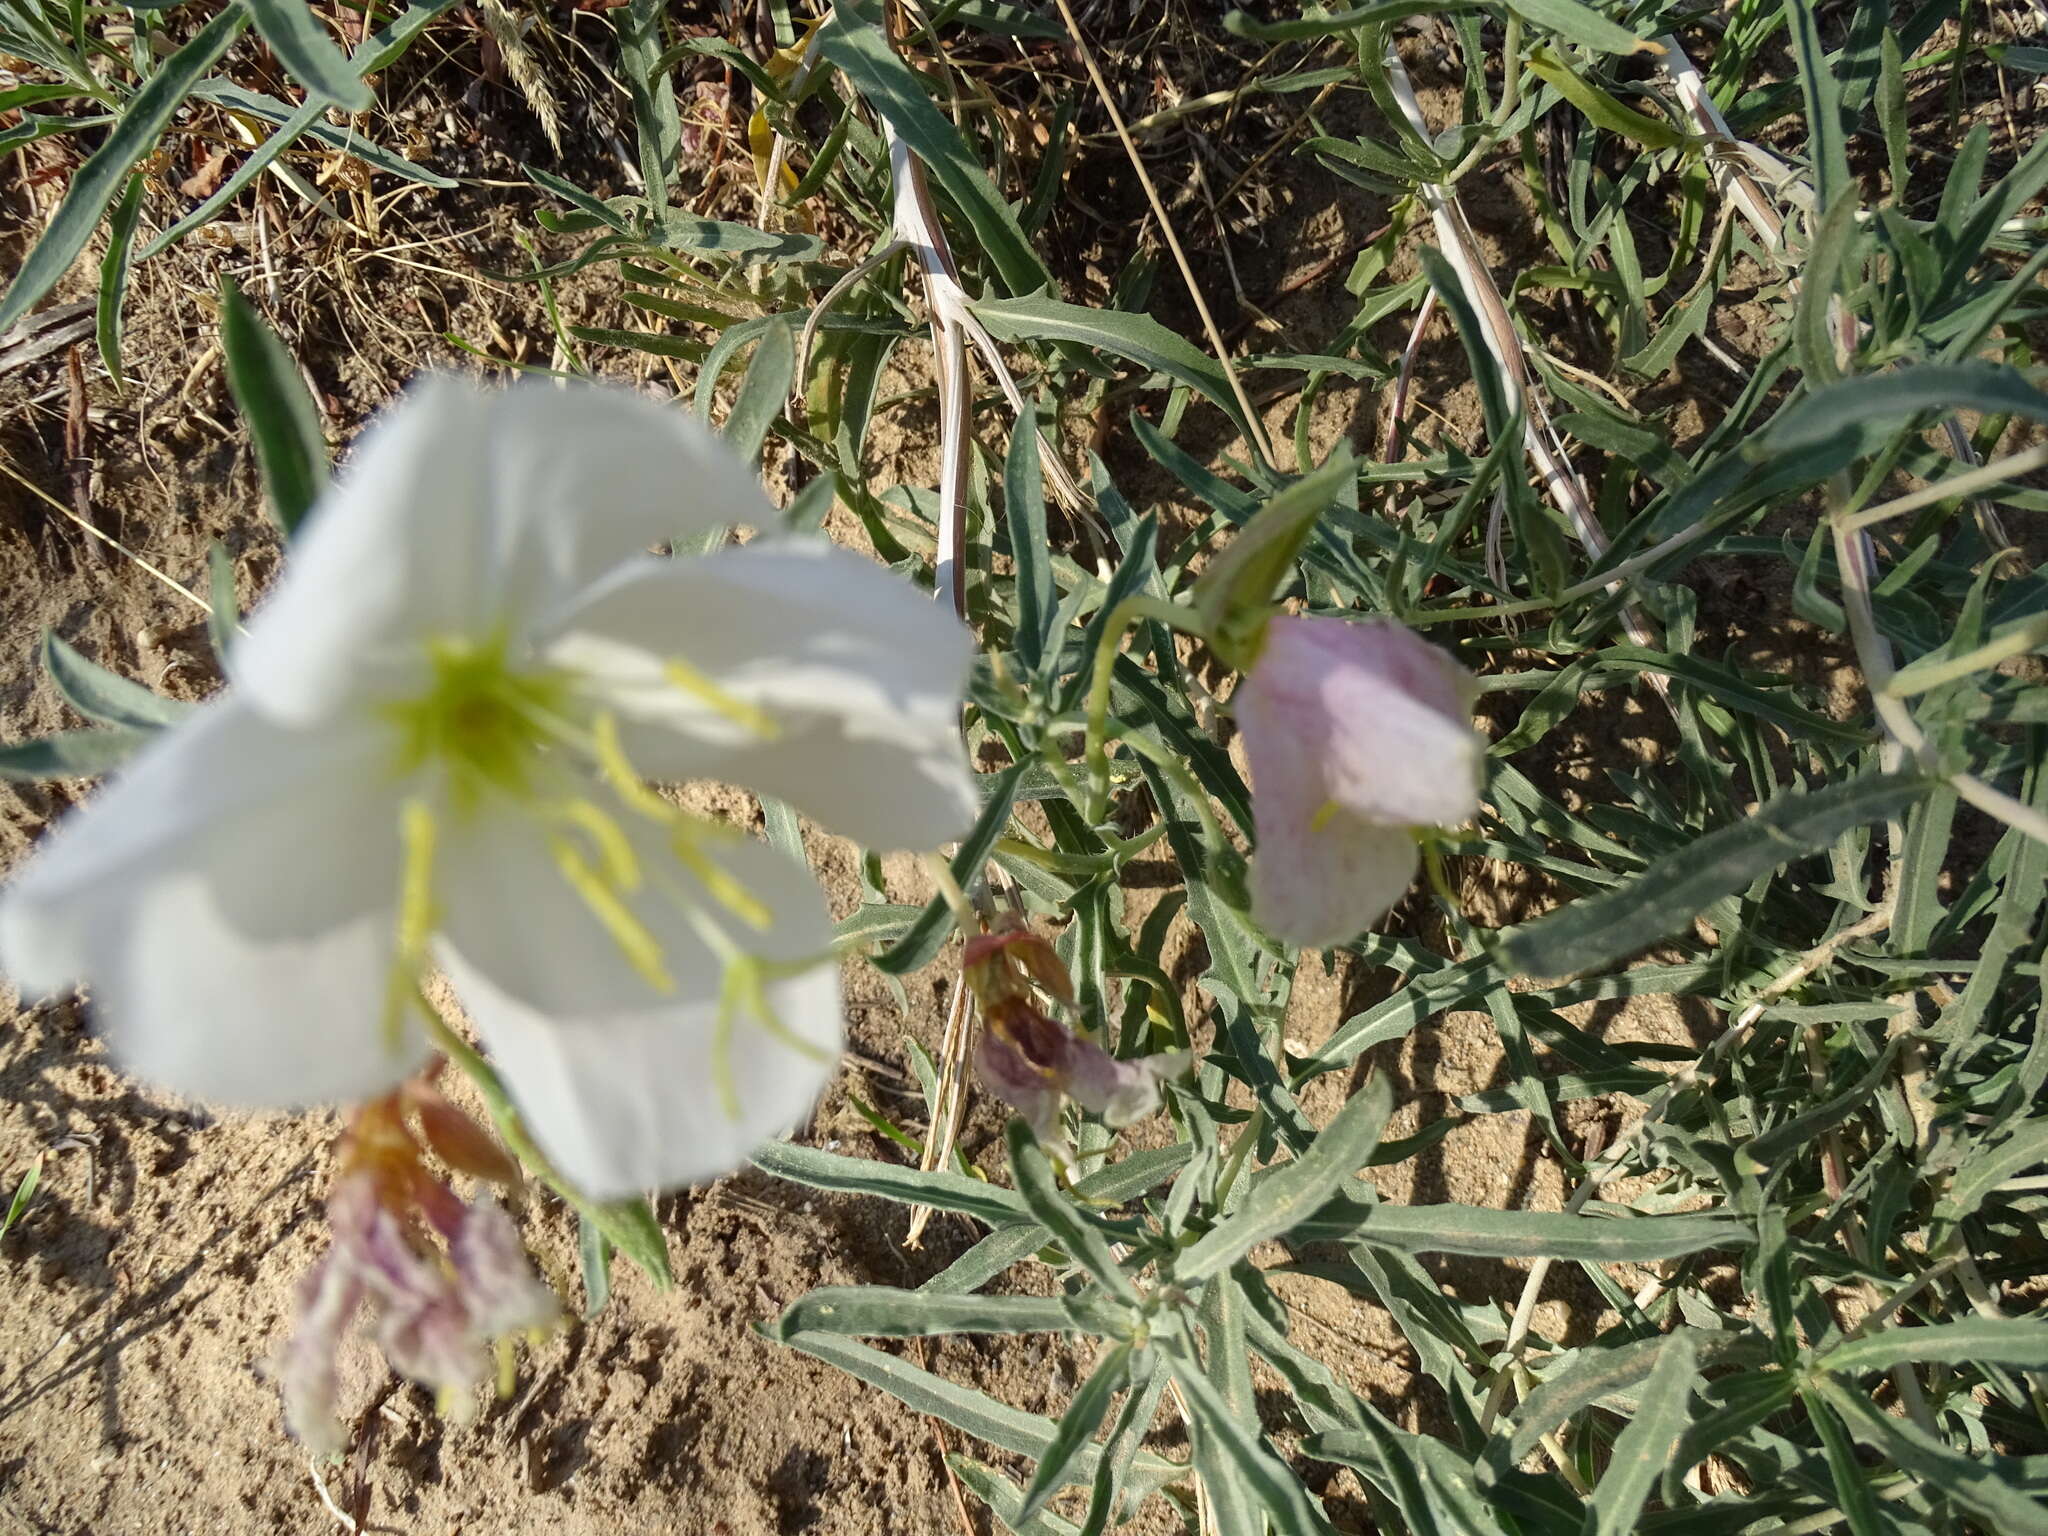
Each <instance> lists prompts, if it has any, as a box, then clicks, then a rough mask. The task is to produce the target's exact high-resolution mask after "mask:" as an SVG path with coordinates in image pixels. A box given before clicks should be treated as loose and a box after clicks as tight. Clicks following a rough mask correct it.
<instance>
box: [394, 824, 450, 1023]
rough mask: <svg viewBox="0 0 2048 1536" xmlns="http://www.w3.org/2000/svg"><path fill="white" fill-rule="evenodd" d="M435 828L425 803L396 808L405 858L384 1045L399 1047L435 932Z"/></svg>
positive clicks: (401, 867)
mask: <svg viewBox="0 0 2048 1536" xmlns="http://www.w3.org/2000/svg"><path fill="white" fill-rule="evenodd" d="M437 831H438V829H437V828H436V827H435V824H434V811H433V808H432V807H431V806H429V805H428V804H427V802H426V801H424V800H421V799H417V798H415V799H411V800H408V801H406V802H405V804H404V805H403V806H402V807H401V808H400V810H399V816H398V832H399V838H400V840H401V842H402V844H403V846H404V852H405V859H404V863H403V864H402V865H401V866H400V873H399V877H398V932H397V935H396V937H397V943H396V945H395V946H394V948H393V951H392V955H391V977H390V980H389V982H388V983H387V984H386V986H385V989H384V1044H385V1047H386V1048H387V1049H389V1050H391V1051H393V1052H396V1051H397V1050H398V1049H399V1047H400V1046H401V1045H402V1044H403V1036H402V1034H401V1031H400V1020H401V1019H402V1018H403V1017H404V1014H405V1006H406V1002H407V1000H408V999H409V998H410V996H411V995H412V990H413V986H414V982H415V980H416V978H417V977H418V975H419V970H420V966H421V964H422V963H423V962H424V961H425V959H426V953H427V941H428V940H429V939H431V938H432V937H433V934H434V844H435V842H436V840H437Z"/></svg>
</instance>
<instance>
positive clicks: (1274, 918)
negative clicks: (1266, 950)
mask: <svg viewBox="0 0 2048 1536" xmlns="http://www.w3.org/2000/svg"><path fill="white" fill-rule="evenodd" d="M1419 859H1420V854H1419V852H1418V850H1417V848H1416V845H1415V839H1414V837H1413V836H1412V835H1411V834H1410V833H1409V832H1408V831H1407V830H1406V829H1405V828H1401V827H1381V826H1375V825H1374V824H1373V823H1372V822H1369V821H1367V820H1365V819H1364V818H1363V817H1361V816H1356V815H1353V814H1352V813H1350V812H1348V811H1339V812H1338V813H1336V814H1335V815H1332V816H1330V817H1329V818H1328V819H1327V820H1326V821H1325V822H1324V824H1323V825H1322V826H1321V827H1317V828H1314V829H1307V828H1300V827H1290V828H1284V829H1283V828H1277V827H1276V828H1271V829H1269V828H1267V827H1266V826H1265V825H1264V824H1263V822H1262V823H1261V825H1260V828H1259V849H1258V853H1257V854H1256V855H1255V856H1254V857H1253V859H1252V915H1253V916H1254V917H1256V918H1257V919H1258V921H1259V926H1260V927H1262V928H1264V929H1265V930H1266V931H1267V932H1268V933H1270V934H1272V935H1273V937H1274V938H1276V939H1282V940H1284V941H1286V942H1287V943H1289V944H1297V945H1300V946H1301V947H1302V948H1304V949H1323V948H1328V947H1330V946H1332V945H1336V944H1343V943H1347V942H1349V941H1350V940H1352V939H1355V938H1357V937H1358V935H1359V934H1361V933H1363V932H1365V930H1366V929H1368V928H1370V927H1371V926H1372V925H1373V924H1374V923H1376V922H1378V921H1379V920H1380V919H1381V918H1383V917H1385V916H1386V915H1387V912H1388V910H1389V909H1390V908H1392V906H1393V905H1394V903H1395V902H1397V901H1399V900H1400V899H1401V898H1402V896H1404V895H1406V894H1407V891H1408V887H1409V886H1410V885H1411V884H1412V883H1413V882H1414V879H1415V869H1416V865H1417V863H1418V862H1419Z"/></svg>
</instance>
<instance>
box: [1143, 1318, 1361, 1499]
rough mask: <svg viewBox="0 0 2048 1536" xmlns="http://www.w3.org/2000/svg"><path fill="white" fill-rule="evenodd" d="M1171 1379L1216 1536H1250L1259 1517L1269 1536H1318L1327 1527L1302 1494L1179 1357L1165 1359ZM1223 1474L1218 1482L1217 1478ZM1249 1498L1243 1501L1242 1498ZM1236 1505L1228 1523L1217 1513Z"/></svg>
mask: <svg viewBox="0 0 2048 1536" xmlns="http://www.w3.org/2000/svg"><path fill="white" fill-rule="evenodd" d="M1168 1360H1169V1364H1170V1365H1171V1368H1172V1370H1173V1379H1174V1380H1175V1381H1177V1382H1178V1383H1179V1384H1180V1389H1181V1392H1182V1394H1183V1395H1184V1396H1185V1397H1186V1398H1187V1400H1188V1409H1189V1417H1190V1418H1191V1419H1192V1420H1193V1421H1194V1422H1193V1430H1194V1440H1195V1464H1196V1465H1197V1466H1202V1467H1205V1471H1204V1477H1203V1481H1204V1483H1205V1484H1206V1485H1207V1486H1208V1490H1209V1494H1210V1497H1211V1499H1212V1500H1213V1501H1215V1502H1216V1503H1217V1504H1218V1506H1219V1507H1218V1511H1217V1528H1218V1530H1224V1531H1231V1532H1239V1531H1242V1532H1244V1533H1246V1536H1255V1533H1256V1532H1257V1531H1258V1529H1259V1525H1260V1524H1261V1523H1262V1522H1260V1520H1259V1516H1260V1515H1261V1514H1263V1515H1264V1517H1265V1519H1266V1520H1268V1521H1271V1522H1272V1527H1273V1531H1274V1533H1275V1536H1321V1533H1322V1532H1324V1531H1326V1530H1327V1529H1328V1527H1327V1526H1326V1525H1325V1524H1324V1522H1323V1520H1322V1519H1321V1517H1320V1516H1319V1515H1318V1514H1317V1513H1316V1510H1315V1506H1314V1505H1313V1504H1312V1503H1311V1502H1310V1501H1309V1496H1308V1490H1307V1489H1306V1488H1304V1487H1302V1486H1301V1480H1300V1479H1299V1478H1297V1477H1296V1476H1295V1475H1294V1474H1293V1473H1292V1472H1291V1471H1289V1470H1288V1468H1287V1465H1286V1463H1284V1462H1282V1461H1281V1460H1280V1458H1279V1457H1278V1456H1276V1455H1274V1454H1273V1451H1272V1448H1271V1447H1270V1446H1268V1445H1267V1444H1266V1443H1265V1441H1264V1440H1263V1439H1261V1438H1260V1436H1259V1434H1258V1432H1257V1431H1256V1430H1254V1429H1248V1428H1246V1427H1245V1426H1244V1425H1242V1424H1240V1423H1239V1422H1238V1421H1237V1419H1236V1418H1235V1417H1234V1416H1233V1415H1232V1413H1231V1412H1230V1405H1229V1404H1228V1403H1226V1402H1224V1401H1223V1398H1222V1396H1221V1395H1220V1394H1219V1393H1218V1392H1217V1391H1216V1388H1215V1387H1214V1386H1213V1385H1211V1384H1210V1381H1209V1378H1208V1377H1207V1376H1205V1375H1204V1374H1203V1373H1202V1372H1201V1371H1200V1370H1199V1369H1198V1368H1197V1367H1196V1366H1195V1364H1194V1362H1193V1361H1192V1360H1190V1359H1188V1358H1187V1357H1186V1355H1185V1354H1184V1353H1182V1352H1180V1351H1176V1352H1175V1353H1174V1354H1172V1355H1170V1356H1169V1357H1168ZM1219 1473H1220V1474H1223V1475H1221V1476H1219V1475H1218V1474H1219ZM1246 1495H1249V1498H1246V1497H1245V1496H1246ZM1226 1501H1230V1502H1237V1503H1238V1505H1239V1507H1238V1508H1237V1510H1236V1511H1235V1514H1234V1517H1233V1516H1232V1515H1231V1514H1228V1513H1226V1511H1225V1508H1224V1507H1223V1506H1224V1505H1225V1503H1226Z"/></svg>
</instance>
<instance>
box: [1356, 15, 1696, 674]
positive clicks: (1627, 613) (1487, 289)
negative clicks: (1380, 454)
mask: <svg viewBox="0 0 2048 1536" xmlns="http://www.w3.org/2000/svg"><path fill="white" fill-rule="evenodd" d="M1385 57H1386V66H1387V74H1388V79H1389V83H1390V84H1391V85H1392V87H1393V93H1394V100H1395V101H1396V103H1398V104H1399V106H1400V108H1401V115H1402V116H1404V117H1406V118H1407V119H1408V122H1409V125H1410V126H1411V127H1413V128H1414V129H1415V131H1416V132H1417V133H1419V134H1421V135H1422V136H1423V138H1424V139H1428V138H1429V137H1431V135H1430V129H1429V123H1428V120H1427V119H1426V118H1424V117H1423V115H1422V105H1421V103H1420V102H1418V101H1417V100H1416V99H1415V87H1414V85H1413V83H1412V82H1411V81H1410V80H1409V78H1408V70H1407V67H1406V66H1405V65H1404V64H1402V62H1401V56H1400V55H1399V54H1398V53H1396V52H1395V51H1394V47H1393V44H1392V42H1391V41H1389V43H1388V45H1387V49H1386V55H1385ZM1416 190H1417V192H1418V193H1419V194H1420V196H1421V198H1422V204H1423V206H1424V207H1425V208H1427V209H1428V210H1429V216H1430V222H1431V223H1432V224H1434V225H1435V227H1436V236H1437V243H1438V245H1440V246H1441V247H1442V248H1443V253H1444V257H1445V259H1446V260H1447V261H1449V262H1450V264H1451V270H1452V271H1453V272H1455V273H1456V274H1457V276H1458V286H1459V287H1460V288H1462V289H1463V290H1464V292H1465V299H1466V302H1468V303H1469V304H1470V305H1471V306H1472V310H1473V313H1474V314H1476V315H1477V316H1478V317H1479V324H1480V329H1481V331H1482V333H1483V335H1484V336H1485V339H1486V350H1487V352H1488V353H1489V354H1490V355H1491V356H1492V358H1493V360H1494V362H1495V364H1496V365H1497V366H1498V368H1499V371H1500V383H1501V389H1502V392H1503V393H1504V394H1506V395H1507V397H1508V400H1509V403H1510V404H1511V405H1513V406H1515V407H1517V408H1519V409H1520V412H1521V416H1522V440H1523V444H1524V446H1525V447H1526V448H1527V450H1528V453H1529V457H1530V458H1531V459H1532V460H1533V461H1534V462H1535V465H1536V472H1537V474H1538V475H1539V476H1540V477H1541V478H1542V481H1543V489H1544V491H1545V492H1546V493H1547V494H1548V495H1549V497H1550V500H1551V502H1552V503H1553V504H1554V505H1555V506H1556V507H1557V509H1558V510H1559V511H1560V512H1562V513H1563V514H1564V515H1565V518H1566V520H1567V521H1568V522H1570V524H1571V526H1572V532H1573V533H1574V534H1575V535H1576V536H1577V538H1578V541H1579V545H1580V547H1581V548H1583V549H1584V550H1585V551H1586V553H1587V554H1588V555H1589V556H1591V557H1592V558H1593V559H1595V560H1597V559H1599V558H1600V556H1602V555H1603V554H1605V553H1606V552H1607V535H1606V533H1605V531H1603V530H1602V528H1601V527H1600V520H1599V519H1598V518H1597V517H1595V516H1594V515H1593V502H1592V498H1591V497H1590V496H1589V495H1588V494H1587V493H1586V487H1585V483H1584V482H1583V481H1582V480H1580V479H1579V476H1578V472H1577V471H1576V470H1574V469H1573V468H1572V463H1571V459H1570V458H1569V457H1567V456H1566V454H1565V451H1564V444H1563V442H1562V441H1561V440H1560V439H1559V437H1558V435H1557V429H1556V428H1554V427H1553V426H1552V425H1551V424H1550V413H1549V412H1548V411H1547V410H1546V409H1545V408H1544V405H1543V401H1542V399H1541V398H1540V397H1539V396H1538V394H1537V392H1536V389H1535V386H1534V381H1533V379H1532V378H1531V376H1530V370H1529V366H1528V362H1527V359H1526V358H1525V357H1524V356H1523V352H1522V340H1521V336H1520V335H1519V334H1518V333H1517V332H1516V330H1515V323H1514V320H1513V319H1512V318H1511V317H1510V316H1509V314H1508V309H1507V304H1506V302H1505V301H1504V300H1503V299H1502V298H1501V296H1500V288H1499V287H1498V286H1497V285H1496V284H1495V283H1494V280H1493V274H1492V273H1491V272H1489V271H1488V270H1487V267H1486V259H1485V257H1484V255H1483V254H1482V252H1481V251H1480V249H1479V242H1478V241H1477V240H1476V239H1475V238H1474V237H1473V234H1472V227H1471V225H1469V224H1468V223H1466V221H1465V211H1464V209H1463V207H1461V206H1460V204H1459V202H1458V194H1457V193H1456V192H1455V191H1453V190H1451V189H1450V188H1449V187H1446V186H1439V185H1436V184H1435V183H1431V182H1424V183H1423V184H1422V185H1421V186H1419V187H1418V188H1417V189H1416ZM1603 586H1604V587H1605V588H1606V589H1607V590H1610V591H1613V590H1618V589H1619V587H1620V583H1619V582H1615V581H1607V582H1603ZM1621 621H1622V627H1623V629H1624V630H1626V632H1627V634H1628V637H1629V639H1630V640H1632V641H1634V642H1635V643H1636V644H1637V645H1640V646H1643V647H1645V648H1647V649H1652V650H1656V649H1661V648H1662V645H1663V641H1662V639H1661V638H1660V637H1659V635H1658V634H1657V631H1656V628H1655V626H1653V625H1652V624H1651V622H1650V620H1649V619H1648V618H1647V617H1645V616H1644V614H1643V612H1642V610H1641V609H1640V608H1638V607H1636V606H1635V605H1634V604H1630V605H1629V606H1628V607H1626V608H1624V609H1623V610H1622V614H1621ZM1647 676H1648V677H1649V680H1650V683H1651V685H1652V686H1653V687H1655V688H1656V690H1657V692H1658V693H1659V694H1660V695H1662V696H1664V697H1666V698H1668V697H1669V688H1670V684H1669V682H1668V681H1667V680H1666V679H1665V678H1664V677H1663V675H1662V674H1660V673H1649V674H1647Z"/></svg>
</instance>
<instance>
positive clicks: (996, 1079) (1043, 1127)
mask: <svg viewBox="0 0 2048 1536" xmlns="http://www.w3.org/2000/svg"><path fill="white" fill-rule="evenodd" d="M1053 1027H1054V1028H1055V1029H1057V1028H1058V1027H1059V1026H1058V1025H1054V1026H1053ZM975 1065H977V1066H978V1067H980V1068H981V1076H982V1081H984V1082H986V1083H987V1084H988V1085H989V1087H990V1088H992V1089H994V1090H995V1093H996V1097H997V1098H999V1099H1001V1100H1002V1101H1003V1102H1004V1103H1005V1104H1007V1105H1009V1106H1010V1108H1012V1109H1014V1110H1016V1111H1017V1113H1018V1114H1019V1115H1022V1116H1023V1117H1024V1123H1025V1124H1026V1125H1028V1126H1030V1127H1031V1134H1032V1135H1034V1136H1036V1137H1037V1138H1038V1139H1039V1140H1040V1141H1050V1140H1052V1139H1053V1137H1054V1136H1055V1135H1056V1134H1057V1133H1058V1128H1059V1115H1060V1098H1061V1094H1060V1086H1059V1084H1058V1083H1057V1082H1055V1081H1054V1080H1053V1079H1052V1078H1051V1077H1050V1076H1049V1075H1048V1074H1047V1073H1045V1072H1044V1071H1042V1070H1041V1069H1040V1068H1038V1067H1036V1066H1034V1065H1033V1064H1032V1063H1031V1060H1030V1058H1028V1057H1027V1056H1025V1054H1024V1053H1023V1052H1022V1051H1020V1050H1018V1049H1017V1047H1016V1046H1014V1045H1012V1044H1011V1043H1010V1042H1009V1041H1008V1040H1005V1039H1004V1038H1003V1037H1002V1036H1001V1035H998V1034H996V1033H995V1032H994V1031H993V1030H990V1031H988V1032H986V1033H984V1034H983V1035H982V1037H981V1045H980V1046H979V1047H978V1048H977V1050H976V1051H975Z"/></svg>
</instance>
